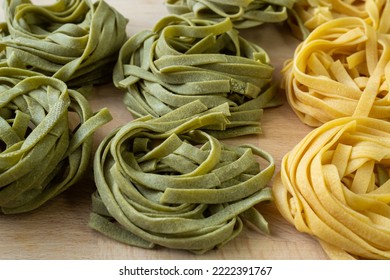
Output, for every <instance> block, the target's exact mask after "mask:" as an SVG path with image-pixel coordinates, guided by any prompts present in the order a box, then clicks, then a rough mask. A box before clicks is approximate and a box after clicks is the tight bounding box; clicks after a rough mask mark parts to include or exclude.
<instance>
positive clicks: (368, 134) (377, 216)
mask: <svg viewBox="0 0 390 280" xmlns="http://www.w3.org/2000/svg"><path fill="white" fill-rule="evenodd" d="M389 139H390V124H389V122H387V121H384V120H378V119H373V118H368V117H363V116H362V117H360V116H358V117H345V118H340V119H337V120H333V121H330V122H328V123H326V124H324V125H322V126H321V127H319V128H316V129H314V130H313V131H312V132H311V133H309V134H308V135H307V136H306V137H305V138H304V139H303V140H302V141H301V142H300V143H299V144H298V145H297V146H296V147H295V148H294V149H293V150H292V151H291V152H289V153H288V154H287V155H286V156H285V157H284V158H283V161H282V165H281V173H280V175H278V176H277V177H276V179H275V183H274V185H273V192H274V197H275V204H276V206H277V208H278V209H279V211H280V213H281V214H282V215H283V216H284V217H285V218H286V219H287V220H288V221H289V222H290V223H292V224H293V225H295V227H296V228H297V229H298V230H299V231H302V232H305V233H308V234H311V235H314V236H315V237H317V238H318V240H319V241H320V242H321V245H322V246H323V248H324V249H325V251H326V252H327V253H328V255H329V257H331V258H332V259H358V258H360V259H390V227H389V222H390V180H389V179H390V176H389V174H390V173H389V171H390V141H389Z"/></svg>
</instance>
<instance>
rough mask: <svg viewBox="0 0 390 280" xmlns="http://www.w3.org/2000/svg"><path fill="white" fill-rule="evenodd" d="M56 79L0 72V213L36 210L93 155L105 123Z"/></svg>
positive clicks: (104, 114)
mask: <svg viewBox="0 0 390 280" xmlns="http://www.w3.org/2000/svg"><path fill="white" fill-rule="evenodd" d="M110 119H111V116H110V114H109V112H108V111H107V109H102V110H101V111H99V112H98V113H96V114H94V113H93V112H92V111H91V108H90V106H89V104H88V102H87V100H86V99H85V98H84V97H83V95H82V94H81V93H80V92H79V91H76V90H70V89H68V88H67V86H66V84H65V83H64V82H62V81H60V80H58V79H55V78H51V77H46V76H44V75H41V74H37V73H36V72H32V71H28V70H22V69H17V68H8V67H4V68H0V207H1V211H2V212H3V213H6V214H12V213H21V212H27V211H31V210H34V209H36V208H38V207H39V206H41V205H42V204H44V203H45V202H46V201H48V200H49V199H51V198H53V197H55V196H57V195H58V194H60V193H61V192H63V191H64V190H66V189H67V188H68V187H70V186H71V185H73V184H74V183H76V182H77V181H78V180H79V179H80V178H81V177H82V176H83V174H84V173H85V171H86V169H87V167H88V165H89V161H90V157H91V152H92V134H93V132H94V131H95V130H96V129H97V128H98V127H100V126H101V125H103V124H104V123H106V122H108V121H109V120H110Z"/></svg>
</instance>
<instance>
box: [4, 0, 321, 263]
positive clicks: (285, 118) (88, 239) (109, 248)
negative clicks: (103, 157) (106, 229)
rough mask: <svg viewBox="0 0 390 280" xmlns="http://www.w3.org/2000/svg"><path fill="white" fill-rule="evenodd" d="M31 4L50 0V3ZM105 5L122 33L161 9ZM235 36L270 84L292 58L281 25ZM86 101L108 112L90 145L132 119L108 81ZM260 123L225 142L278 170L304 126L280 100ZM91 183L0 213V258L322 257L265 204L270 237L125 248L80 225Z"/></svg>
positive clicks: (121, 0)
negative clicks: (255, 151) (266, 59)
mask: <svg viewBox="0 0 390 280" xmlns="http://www.w3.org/2000/svg"><path fill="white" fill-rule="evenodd" d="M33 2H34V3H36V4H41V3H52V2H54V0H51V1H50V0H41V1H39V0H34V1H33ZM107 2H108V3H109V4H111V5H112V6H114V7H115V8H117V9H118V10H119V11H120V12H121V13H122V14H123V15H124V16H126V17H127V18H128V19H129V23H128V26H127V32H128V34H129V36H131V35H133V34H134V33H136V32H138V31H140V30H143V29H151V28H152V27H153V25H154V23H155V22H156V21H157V20H158V19H160V18H161V17H163V16H165V15H167V14H168V13H167V11H166V8H165V7H164V5H163V1H162V0H107ZM240 34H241V35H242V36H244V37H245V38H247V39H248V40H251V41H253V42H255V43H257V44H258V45H260V46H262V47H263V48H264V49H265V50H266V51H267V53H268V54H269V55H270V57H271V63H272V64H273V66H274V67H275V81H277V82H279V81H280V77H281V76H280V70H281V68H282V66H283V62H284V61H285V60H286V59H288V58H290V57H292V54H293V52H294V49H295V47H296V45H297V43H298V41H297V40H296V39H294V38H293V37H292V36H291V35H290V34H289V31H288V30H287V29H286V28H285V27H284V26H283V25H268V26H261V27H256V28H252V29H250V30H244V31H240ZM282 94H283V92H282ZM90 102H91V104H92V106H93V108H94V110H98V109H100V108H102V107H108V108H109V109H110V111H111V113H112V115H113V117H114V120H113V121H111V122H110V123H109V124H107V125H105V126H104V127H102V128H100V129H99V130H98V131H97V132H96V133H95V147H96V146H97V145H98V143H99V142H100V140H101V139H102V138H103V137H104V136H105V135H106V134H107V133H108V132H109V131H111V130H112V129H113V128H115V127H117V126H119V125H121V124H124V123H126V122H128V121H130V120H131V119H132V118H131V116H130V114H129V113H128V111H127V110H126V109H125V108H124V105H122V93H121V92H120V91H118V90H116V89H115V88H114V87H113V86H112V85H105V86H101V87H98V88H96V89H95V92H94V94H93V96H92V98H91V99H90ZM262 127H263V130H264V133H263V134H262V135H259V136H247V137H241V138H237V139H234V140H229V141H228V142H230V143H248V142H249V143H252V144H256V145H258V146H259V147H261V148H263V149H265V150H266V151H268V152H269V153H271V154H272V155H273V157H274V159H275V161H276V167H277V168H276V170H277V171H279V169H280V162H281V160H282V157H283V156H284V154H285V153H286V152H288V151H289V150H291V149H292V148H293V147H294V146H295V145H296V144H297V143H298V142H299V141H300V140H301V139H302V138H303V137H304V136H305V135H306V134H307V133H308V132H309V131H310V130H311V128H310V127H308V126H306V125H304V124H302V123H301V122H300V121H299V120H298V118H297V117H296V115H295V114H294V113H293V112H292V110H291V108H290V107H289V105H288V104H287V103H286V102H285V104H284V105H283V106H281V107H278V108H274V109H268V110H266V111H265V113H264V119H263V124H262ZM270 185H272V182H271V183H270ZM94 188H95V187H94V184H93V181H92V174H87V175H86V177H85V179H84V180H83V181H82V182H80V183H78V184H77V185H75V186H73V187H71V188H70V189H68V190H67V191H66V192H65V193H63V194H61V195H60V196H59V197H57V198H55V199H53V200H51V201H50V202H49V203H47V204H46V205H44V206H43V207H41V208H40V209H38V210H36V211H34V212H32V213H27V214H22V215H14V216H5V215H0V259H272V260H281V259H282V260H286V259H294V260H297V259H306V260H307V259H327V257H326V255H325V254H324V252H323V251H322V249H321V247H320V246H319V244H318V242H317V241H316V240H315V239H314V238H312V237H310V236H308V235H306V234H303V233H300V232H298V231H297V230H296V229H295V228H294V227H293V226H292V225H290V224H288V223H287V222H286V221H285V220H284V219H283V218H282V217H281V215H280V214H279V213H278V211H277V210H276V208H275V207H274V205H273V204H272V203H270V204H268V205H260V206H259V208H260V209H261V212H262V213H263V214H264V216H265V218H266V219H267V220H268V221H269V223H270V227H271V231H272V233H271V235H269V236H267V235H263V234H261V233H259V232H257V231H254V230H252V229H249V228H246V229H245V230H244V231H243V232H242V233H241V235H240V236H239V237H237V238H236V239H234V240H233V241H231V242H230V243H228V244H227V245H226V246H225V247H223V248H222V249H220V250H217V251H211V252H209V253H206V254H204V255H193V254H192V253H188V252H186V251H180V250H170V249H165V248H157V249H153V250H147V249H139V248H135V247H130V246H127V245H124V244H121V243H118V242H116V241H114V240H111V239H109V238H107V237H105V236H103V235H101V234H99V233H97V232H95V231H94V230H92V229H90V228H89V227H88V226H87V223H88V217H89V213H90V208H91V202H90V195H91V193H92V192H93V191H94Z"/></svg>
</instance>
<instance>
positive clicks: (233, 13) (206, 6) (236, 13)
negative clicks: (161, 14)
mask: <svg viewBox="0 0 390 280" xmlns="http://www.w3.org/2000/svg"><path fill="white" fill-rule="evenodd" d="M293 4H294V0H277V1H275V0H230V1H223V0H165V6H166V7H167V9H168V11H169V12H170V13H172V14H180V15H184V16H187V17H196V18H205V19H210V20H214V21H220V20H223V19H225V18H229V19H230V20H231V21H232V22H233V24H234V27H235V28H237V29H244V28H250V27H254V26H259V25H262V24H264V23H276V22H283V21H285V20H286V19H287V18H288V13H287V11H288V9H291V8H292V6H293Z"/></svg>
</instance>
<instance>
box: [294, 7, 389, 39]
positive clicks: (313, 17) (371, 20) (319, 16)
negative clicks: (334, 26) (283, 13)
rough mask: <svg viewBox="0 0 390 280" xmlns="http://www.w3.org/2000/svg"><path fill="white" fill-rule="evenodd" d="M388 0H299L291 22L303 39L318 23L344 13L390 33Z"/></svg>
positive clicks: (295, 31)
mask: <svg viewBox="0 0 390 280" xmlns="http://www.w3.org/2000/svg"><path fill="white" fill-rule="evenodd" d="M388 2H389V1H387V0H365V1H359V0H358V1H343V0H298V1H295V3H294V6H293V8H292V9H291V10H289V12H290V16H289V20H288V23H289V25H290V27H291V30H292V31H293V33H294V34H295V35H296V36H297V37H298V38H302V39H306V38H307V36H308V35H309V34H310V33H311V32H312V31H313V30H314V29H315V28H317V27H318V26H320V25H321V24H323V23H326V22H328V21H330V20H333V19H336V18H340V17H358V18H361V19H363V20H365V21H366V22H367V23H368V24H370V25H372V26H374V28H375V29H376V30H378V31H379V32H381V33H388V32H389V31H390V26H389V23H388V20H387V18H388V16H389V13H390V5H389V3H388Z"/></svg>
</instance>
